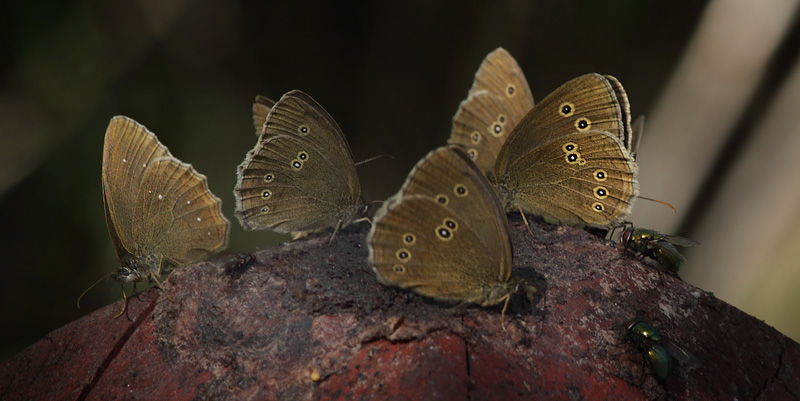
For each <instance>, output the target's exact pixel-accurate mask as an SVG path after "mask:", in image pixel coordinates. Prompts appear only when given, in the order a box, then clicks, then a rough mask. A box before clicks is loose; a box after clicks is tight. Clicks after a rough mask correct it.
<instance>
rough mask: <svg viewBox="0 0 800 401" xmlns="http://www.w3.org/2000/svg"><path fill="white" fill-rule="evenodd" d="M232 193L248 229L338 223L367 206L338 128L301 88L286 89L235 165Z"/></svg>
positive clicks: (305, 228) (309, 228)
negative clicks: (256, 138) (253, 143)
mask: <svg viewBox="0 0 800 401" xmlns="http://www.w3.org/2000/svg"><path fill="white" fill-rule="evenodd" d="M257 102H258V100H257ZM262 103H264V104H268V103H266V102H263V101H262ZM264 107H265V106H263V105H262V106H259V109H260V110H262V113H263V109H264ZM255 110H256V107H255V106H254V111H255ZM254 121H256V122H255V123H254V124H256V125H257V124H258V122H257V121H258V119H257V117H255V116H254ZM234 196H235V197H236V216H237V217H238V218H239V221H240V223H241V224H242V226H243V227H244V228H245V229H248V230H256V229H270V230H272V231H275V232H279V233H295V234H299V233H306V232H314V231H319V230H322V229H325V228H328V227H335V228H340V227H344V226H346V225H348V224H350V223H352V222H353V221H355V220H356V219H357V218H358V217H360V216H361V215H363V213H364V211H365V209H366V207H365V202H364V199H363V197H362V196H361V186H360V183H359V181H358V175H357V173H356V170H355V163H354V162H353V156H352V154H351V153H350V147H349V146H348V144H347V141H346V139H345V138H344V135H343V134H342V132H341V129H340V128H339V126H338V125H337V124H336V122H335V121H334V120H333V118H332V117H331V116H330V115H329V114H328V113H327V112H326V111H325V109H323V108H322V106H320V105H319V104H318V103H317V102H316V101H314V100H313V99H312V98H311V97H310V96H308V95H306V94H305V93H303V92H301V91H292V92H289V93H287V94H285V95H284V96H283V97H282V98H281V99H280V100H279V101H278V102H277V103H275V105H274V106H273V107H272V109H271V110H270V112H269V114H268V115H267V117H266V118H265V122H264V124H263V131H262V133H261V135H260V137H259V142H258V144H257V145H256V147H255V148H254V149H253V150H252V151H250V152H248V154H247V157H246V158H245V160H244V162H243V163H242V164H241V165H240V166H239V169H238V180H237V185H236V188H235V189H234Z"/></svg>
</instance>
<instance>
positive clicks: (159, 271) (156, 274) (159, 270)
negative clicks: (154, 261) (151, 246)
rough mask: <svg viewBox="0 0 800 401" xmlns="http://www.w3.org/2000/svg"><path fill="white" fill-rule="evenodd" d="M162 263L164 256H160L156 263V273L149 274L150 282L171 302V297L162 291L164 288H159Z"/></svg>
mask: <svg viewBox="0 0 800 401" xmlns="http://www.w3.org/2000/svg"><path fill="white" fill-rule="evenodd" d="M163 262H164V256H163V255H162V256H161V260H160V261H159V262H158V273H155V274H153V273H150V280H152V281H153V282H154V283H156V286H157V287H158V289H159V290H161V292H163V293H164V294H166V295H167V298H168V299H169V300H170V301H173V299H172V297H171V296H170V295H169V294H167V293H166V292H165V291H164V287H162V286H161V282H160V281H158V278H159V277H160V276H161V266H162V263H163ZM133 285H136V283H133Z"/></svg>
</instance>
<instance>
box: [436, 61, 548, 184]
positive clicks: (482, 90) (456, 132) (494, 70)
mask: <svg viewBox="0 0 800 401" xmlns="http://www.w3.org/2000/svg"><path fill="white" fill-rule="evenodd" d="M532 107H533V95H532V94H531V88H530V86H528V81H527V80H526V79H525V74H523V73H522V69H521V68H519V65H518V64H517V61H516V60H514V57H511V54H509V53H508V52H507V51H506V50H505V49H503V48H502V47H499V48H497V49H496V50H494V51H493V52H491V53H489V55H488V56H486V58H485V59H484V60H483V63H481V66H480V68H479V69H478V72H477V73H475V80H474V82H473V83H472V88H470V90H469V93H468V94H467V98H466V99H465V100H464V101H463V102H461V104H460V105H459V106H458V111H457V112H456V115H455V116H453V130H452V132H451V133H450V139H449V140H448V141H447V143H449V144H454V145H460V146H462V147H464V149H465V150H466V151H467V154H468V155H469V157H470V158H471V159H472V161H473V162H475V164H476V165H477V166H478V168H480V169H481V170H482V171H483V172H484V173H485V174H487V175H488V174H490V173H492V172H494V164H495V161H496V160H497V155H498V154H499V153H500V149H501V148H502V147H503V144H505V142H506V140H507V139H508V134H509V133H511V131H512V130H513V129H514V127H516V125H517V123H519V121H520V120H522V118H523V117H525V114H527V113H528V111H529V110H530V109H531V108H532Z"/></svg>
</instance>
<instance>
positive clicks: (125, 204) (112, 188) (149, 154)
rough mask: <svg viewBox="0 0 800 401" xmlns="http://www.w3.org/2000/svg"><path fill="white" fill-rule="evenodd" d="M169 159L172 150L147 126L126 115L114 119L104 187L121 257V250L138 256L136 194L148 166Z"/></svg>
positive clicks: (108, 133) (105, 154)
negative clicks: (135, 244) (134, 231)
mask: <svg viewBox="0 0 800 401" xmlns="http://www.w3.org/2000/svg"><path fill="white" fill-rule="evenodd" d="M165 156H171V155H170V153H169V150H167V148H166V147H165V146H164V145H162V144H161V143H160V142H159V141H158V139H156V137H155V135H154V134H153V133H152V132H150V131H148V130H147V128H145V127H144V126H143V125H141V124H139V123H137V122H136V121H134V120H132V119H130V118H128V117H124V116H116V117H114V118H112V119H111V122H110V123H109V125H108V128H107V129H106V136H105V143H104V146H103V173H102V174H103V176H102V184H103V185H102V187H103V200H104V205H105V207H106V222H107V223H110V224H109V225H108V227H109V231H111V237H112V242H113V243H114V245H115V248H116V251H117V256H122V254H121V253H120V251H121V248H124V249H125V250H126V251H127V252H128V253H131V254H133V253H134V249H133V248H132V246H133V243H134V239H133V234H132V230H133V224H134V222H133V219H134V208H135V206H136V204H135V202H136V199H135V195H136V194H137V193H138V191H139V187H140V186H141V182H142V178H143V177H144V174H145V171H146V169H147V166H148V165H150V163H152V161H153V160H155V159H158V158H161V157H165ZM117 244H119V246H118V245H117ZM120 247H121V248H120Z"/></svg>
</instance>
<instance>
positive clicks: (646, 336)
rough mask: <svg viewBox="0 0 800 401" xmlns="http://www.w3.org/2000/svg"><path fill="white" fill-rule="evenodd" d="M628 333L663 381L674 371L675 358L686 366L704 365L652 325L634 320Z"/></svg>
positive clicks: (628, 328) (629, 326) (629, 325)
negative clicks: (673, 362)
mask: <svg viewBox="0 0 800 401" xmlns="http://www.w3.org/2000/svg"><path fill="white" fill-rule="evenodd" d="M627 332H628V337H629V338H630V340H631V341H632V342H633V344H634V345H636V348H637V349H638V350H639V352H641V354H642V356H643V357H644V359H645V360H646V361H647V363H648V364H649V365H650V368H651V369H652V371H653V373H655V374H656V376H658V377H659V378H661V379H662V380H663V379H666V378H667V375H668V374H669V372H670V370H671V369H672V361H673V358H674V359H677V360H678V361H680V362H681V363H683V364H686V365H691V366H695V367H699V366H700V365H702V362H701V361H700V360H699V359H697V357H696V356H694V355H692V354H691V353H690V352H689V351H686V350H685V349H683V348H681V347H679V346H678V345H676V344H675V343H673V342H671V341H669V340H667V339H666V338H664V337H663V336H662V335H661V333H659V332H658V330H657V329H656V328H655V327H654V326H653V325H651V324H650V323H647V322H645V321H642V320H638V319H637V320H634V321H632V322H630V323H629V324H628V327H627Z"/></svg>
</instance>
